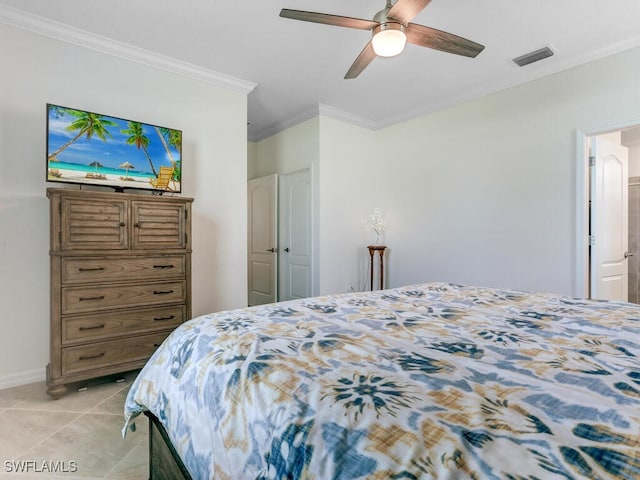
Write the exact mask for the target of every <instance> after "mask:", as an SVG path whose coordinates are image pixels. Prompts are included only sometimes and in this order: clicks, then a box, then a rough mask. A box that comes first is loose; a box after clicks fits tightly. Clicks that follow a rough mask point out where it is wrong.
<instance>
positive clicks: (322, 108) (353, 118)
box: [248, 103, 376, 142]
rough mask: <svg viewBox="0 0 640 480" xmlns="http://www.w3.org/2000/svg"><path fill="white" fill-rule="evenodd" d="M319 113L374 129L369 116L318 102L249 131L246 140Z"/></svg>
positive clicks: (281, 128)
mask: <svg viewBox="0 0 640 480" xmlns="http://www.w3.org/2000/svg"><path fill="white" fill-rule="evenodd" d="M321 115H322V116H324V117H329V118H333V119H334V120H340V121H342V122H346V123H350V124H352V125H356V126H358V127H363V128H368V129H369V130H376V123H375V122H374V121H373V120H371V119H369V118H366V117H361V116H359V115H355V114H353V113H350V112H347V111H345V110H340V109H339V108H335V107H332V106H330V105H325V104H323V103H318V104H316V105H313V106H312V107H310V108H307V109H305V110H303V111H301V112H299V113H298V114H297V115H294V116H293V117H291V118H289V119H287V120H286V121H284V122H276V123H272V124H271V125H268V126H266V127H265V128H263V129H261V130H259V131H257V132H253V133H251V132H250V133H249V138H248V140H249V141H250V142H259V141H260V140H264V139H265V138H268V137H271V136H273V135H276V134H278V133H280V132H283V131H285V130H287V129H288V128H291V127H295V126H296V125H298V124H299V123H302V122H306V121H307V120H311V119H312V118H315V117H318V116H321Z"/></svg>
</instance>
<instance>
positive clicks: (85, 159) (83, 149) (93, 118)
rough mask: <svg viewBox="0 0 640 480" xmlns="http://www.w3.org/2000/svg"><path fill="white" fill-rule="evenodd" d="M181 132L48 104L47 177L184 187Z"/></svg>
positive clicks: (118, 185) (116, 185)
mask: <svg viewBox="0 0 640 480" xmlns="http://www.w3.org/2000/svg"><path fill="white" fill-rule="evenodd" d="M181 179H182V131H180V130H175V129H173V128H167V127H160V126H157V125H150V124H147V123H142V122H138V121H134V120H125V119H122V118H117V117H111V116H108V115H103V114H99V113H94V112H88V111H85V110H79V109H77V108H69V107H63V106H60V105H52V104H47V181H49V182H63V183H77V184H84V185H87V184H88V185H102V186H106V187H111V188H113V189H115V190H117V191H122V190H124V189H125V188H127V189H129V188H131V189H141V190H153V191H156V192H176V193H178V192H181V191H182V181H181Z"/></svg>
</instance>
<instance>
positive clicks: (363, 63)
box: [344, 41, 376, 79]
mask: <svg viewBox="0 0 640 480" xmlns="http://www.w3.org/2000/svg"><path fill="white" fill-rule="evenodd" d="M374 58H376V52H374V51H373V44H372V43H371V41H369V43H367V46H366V47H364V48H363V49H362V51H361V52H360V55H358V58H356V61H355V62H353V65H351V68H350V69H349V71H348V72H347V74H346V75H345V76H344V78H345V79H349V78H356V77H357V76H358V75H360V74H361V73H362V71H363V70H364V69H365V68H367V66H368V65H369V64H370V63H371V62H372V61H373V59H374Z"/></svg>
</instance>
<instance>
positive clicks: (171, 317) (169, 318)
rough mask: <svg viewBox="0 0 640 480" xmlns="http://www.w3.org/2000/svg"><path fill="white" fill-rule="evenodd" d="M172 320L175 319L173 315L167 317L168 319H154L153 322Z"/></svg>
mask: <svg viewBox="0 0 640 480" xmlns="http://www.w3.org/2000/svg"><path fill="white" fill-rule="evenodd" d="M174 318H176V316H175V315H169V316H168V317H156V318H154V319H153V321H154V322H162V321H164V320H173V319H174Z"/></svg>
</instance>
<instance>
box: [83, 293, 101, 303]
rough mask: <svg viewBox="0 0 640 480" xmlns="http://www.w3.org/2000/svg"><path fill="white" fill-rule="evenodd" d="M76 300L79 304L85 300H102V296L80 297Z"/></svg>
mask: <svg viewBox="0 0 640 480" xmlns="http://www.w3.org/2000/svg"><path fill="white" fill-rule="evenodd" d="M78 300H80V301H81V302H86V301H87V300H104V295H98V296H97V297H80V298H78Z"/></svg>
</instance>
